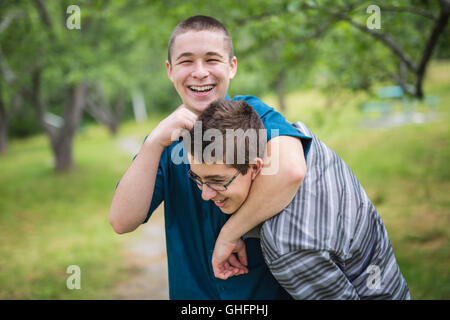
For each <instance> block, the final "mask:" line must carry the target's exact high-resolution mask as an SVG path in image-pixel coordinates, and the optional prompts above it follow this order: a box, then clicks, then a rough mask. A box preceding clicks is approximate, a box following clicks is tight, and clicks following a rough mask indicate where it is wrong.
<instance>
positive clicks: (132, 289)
mask: <svg viewBox="0 0 450 320" xmlns="http://www.w3.org/2000/svg"><path fill="white" fill-rule="evenodd" d="M118 147H119V148H120V149H121V150H122V151H124V152H126V153H128V154H129V155H130V156H132V155H134V154H136V153H137V152H138V150H139V148H140V143H139V142H138V141H137V140H135V139H133V138H131V137H130V138H125V139H121V140H119V142H118ZM130 159H131V158H130ZM120 237H121V241H122V254H123V265H124V268H125V272H126V273H127V275H129V276H127V279H126V280H125V281H123V282H121V283H118V284H117V286H116V288H115V296H116V297H117V299H126V300H130V299H135V300H166V299H169V283H168V275H167V272H168V271H167V254H166V239H165V231H164V208H163V206H162V205H161V206H159V208H158V209H156V210H155V212H154V213H153V215H152V217H151V218H150V220H149V221H148V222H147V223H146V224H144V225H141V226H140V227H139V228H138V229H137V230H136V231H134V232H132V233H130V234H124V235H121V236H120Z"/></svg>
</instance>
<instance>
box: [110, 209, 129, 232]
mask: <svg viewBox="0 0 450 320" xmlns="http://www.w3.org/2000/svg"><path fill="white" fill-rule="evenodd" d="M109 224H110V225H111V227H112V228H113V230H114V232H115V233H117V234H124V233H128V232H130V231H128V230H126V229H125V228H124V227H123V225H122V224H121V223H120V222H119V221H118V219H117V218H115V217H114V215H113V214H112V213H110V215H109Z"/></svg>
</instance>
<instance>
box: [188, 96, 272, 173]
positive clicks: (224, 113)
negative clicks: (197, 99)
mask: <svg viewBox="0 0 450 320" xmlns="http://www.w3.org/2000/svg"><path fill="white" fill-rule="evenodd" d="M200 123H201V129H202V133H204V132H205V131H206V130H208V129H217V130H219V131H220V132H221V134H222V138H223V140H222V141H223V155H222V158H219V157H220V155H213V158H214V157H217V158H214V159H215V160H216V162H219V161H223V162H224V163H225V164H227V165H229V166H231V167H234V168H236V169H238V170H239V171H240V172H241V173H242V174H246V173H247V170H248V168H249V167H250V164H251V163H253V162H252V161H253V160H254V159H250V155H251V154H252V152H250V150H252V151H254V154H256V155H257V156H258V157H259V158H261V159H262V158H263V157H264V151H265V147H266V142H267V141H266V129H265V127H264V124H263V123H262V121H261V119H260V117H259V115H258V113H256V111H255V110H254V109H253V108H252V107H251V106H250V105H249V104H248V103H247V102H246V101H244V100H237V101H232V100H226V99H218V100H216V101H214V102H212V103H211V104H210V105H209V106H208V107H207V108H206V109H205V110H204V111H203V112H202V113H201V114H200V116H199V117H198V119H197V123H196V125H197V124H200ZM228 129H232V130H233V131H238V132H241V133H243V135H242V136H241V137H240V138H238V137H237V136H236V135H232V136H231V137H232V138H233V140H232V141H233V149H234V150H233V157H234V158H233V161H232V163H229V162H227V161H226V159H227V158H226V154H227V149H226V147H227V146H226V136H227V130H228ZM239 129H241V130H239ZM249 129H252V130H254V131H255V132H256V131H258V133H257V134H256V141H255V140H250V138H249V137H248V136H247V135H246V133H247V132H249ZM194 130H195V127H194V128H192V129H191V131H190V132H189V134H190V137H194V135H195V134H194ZM260 133H263V136H261V134H260ZM242 138H243V139H242ZM261 139H262V140H261ZM194 140H195V139H193V138H191V146H190V153H191V155H193V156H194V158H197V157H195V155H194V151H195V144H196V143H197V144H198V145H200V143H199V142H198V141H194ZM211 143H213V142H209V141H204V140H203V139H202V141H201V148H199V149H201V152H202V155H203V151H204V150H205V148H206V147H207V146H208V145H209V144H211ZM239 148H241V149H240V150H244V151H245V153H244V163H239V162H238V158H237V157H238V150H239ZM197 160H201V161H202V162H203V159H197Z"/></svg>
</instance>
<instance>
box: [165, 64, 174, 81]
mask: <svg viewBox="0 0 450 320" xmlns="http://www.w3.org/2000/svg"><path fill="white" fill-rule="evenodd" d="M166 69H167V76H168V77H169V79H170V81H172V82H173V79H172V65H171V64H170V62H169V60H166Z"/></svg>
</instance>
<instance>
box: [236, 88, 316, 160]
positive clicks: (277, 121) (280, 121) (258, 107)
mask: <svg viewBox="0 0 450 320" xmlns="http://www.w3.org/2000/svg"><path fill="white" fill-rule="evenodd" d="M233 100H245V101H246V102H247V103H248V104H249V105H251V106H252V107H253V109H255V111H256V112H257V113H258V115H259V116H260V118H261V121H262V122H263V124H264V127H265V128H266V130H267V141H269V140H270V139H272V138H275V137H278V136H291V137H297V138H299V139H300V141H301V142H302V146H303V151H304V154H305V158H306V156H307V155H308V151H309V148H310V147H311V141H312V138H311V137H308V136H305V135H304V134H302V133H301V132H300V131H299V130H298V129H297V128H295V127H294V126H293V125H292V124H291V123H290V122H289V121H287V120H286V118H285V117H284V116H283V115H281V114H280V113H279V112H277V111H275V109H273V108H272V107H269V106H268V105H266V104H265V103H264V102H262V101H261V100H260V99H258V98H257V97H254V96H236V97H234V98H233Z"/></svg>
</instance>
